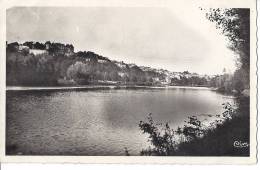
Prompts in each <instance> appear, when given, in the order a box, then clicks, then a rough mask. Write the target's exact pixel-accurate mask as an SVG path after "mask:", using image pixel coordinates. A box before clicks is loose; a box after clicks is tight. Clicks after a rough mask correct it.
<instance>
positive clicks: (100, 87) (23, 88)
mask: <svg viewBox="0 0 260 170" xmlns="http://www.w3.org/2000/svg"><path fill="white" fill-rule="evenodd" d="M176 88H178V89H199V90H213V91H215V90H216V89H214V88H208V87H190V86H138V85H130V86H115V85H86V86H52V87H49V86H47V87H32V86H7V87H6V90H7V91H37V90H48V91H49V90H110V89H176Z"/></svg>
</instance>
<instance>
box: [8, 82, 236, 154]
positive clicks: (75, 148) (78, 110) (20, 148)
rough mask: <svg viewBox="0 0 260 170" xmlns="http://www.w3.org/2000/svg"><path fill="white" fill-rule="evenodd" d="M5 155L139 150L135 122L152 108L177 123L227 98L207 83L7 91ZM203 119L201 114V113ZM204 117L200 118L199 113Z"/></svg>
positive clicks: (160, 118)
mask: <svg viewBox="0 0 260 170" xmlns="http://www.w3.org/2000/svg"><path fill="white" fill-rule="evenodd" d="M6 94H7V95H6V145H7V154H11V155H12V154H14V155H16V154H21V155H100V156H104V155H111V156H115V155H124V154H125V151H124V148H125V147H126V148H127V149H128V151H129V153H130V155H139V153H140V151H141V150H142V149H146V148H147V147H148V146H149V142H147V135H145V134H142V133H141V131H140V129H139V127H138V123H139V122H140V120H147V119H146V117H147V116H148V114H149V113H152V116H153V119H154V120H155V121H156V122H159V123H166V122H169V123H170V125H171V127H172V128H177V127H178V126H181V125H182V124H183V122H184V120H187V118H188V116H192V115H196V116H198V117H201V118H203V115H207V114H210V115H216V114H220V113H221V112H222V111H223V110H222V103H225V102H231V103H232V102H233V98H232V97H230V96H225V95H222V94H219V93H216V92H215V91H212V90H210V89H207V88H183V87H182V88H178V87H176V88H161V89H138V90H136V89H132V90H131V89H117V90H116V89H106V90H82V91H74V90H66V91H64V90H51V91H48V90H39V89H38V90H22V91H21V90H8V91H7V93H6ZM205 118H206V117H205ZM203 119H204V118H203Z"/></svg>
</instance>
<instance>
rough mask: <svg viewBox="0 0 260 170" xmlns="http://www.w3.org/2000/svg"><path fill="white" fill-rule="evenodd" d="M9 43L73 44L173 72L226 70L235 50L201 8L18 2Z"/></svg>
mask: <svg viewBox="0 0 260 170" xmlns="http://www.w3.org/2000/svg"><path fill="white" fill-rule="evenodd" d="M6 17H7V18H6V25H7V28H6V39H7V41H8V42H14V41H17V42H20V43H23V42H25V41H39V42H45V41H52V42H61V43H69V44H73V45H74V47H75V51H93V52H95V53H97V54H100V55H102V56H105V57H108V58H109V59H111V60H117V61H124V62H126V63H135V64H137V65H139V66H150V67H154V68H163V69H167V70H169V71H186V70H188V71H189V72H196V73H199V74H209V75H213V74H221V73H222V71H223V69H224V68H226V69H227V70H230V71H231V72H233V71H234V70H235V59H234V54H233V52H232V51H230V50H229V49H228V48H227V41H226V39H225V37H224V36H223V35H222V34H221V33H220V31H219V30H217V29H216V28H215V24H214V23H211V22H210V21H208V20H207V19H206V18H205V11H201V10H200V9H199V7H194V6H189V7H186V8H177V7H171V8H170V7H167V8H166V7H14V8H10V9H8V10H7V16H6Z"/></svg>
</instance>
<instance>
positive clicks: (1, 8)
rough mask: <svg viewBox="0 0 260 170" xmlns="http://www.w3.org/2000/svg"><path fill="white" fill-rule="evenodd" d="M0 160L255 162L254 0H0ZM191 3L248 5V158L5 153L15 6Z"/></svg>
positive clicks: (159, 162) (157, 5)
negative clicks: (8, 52)
mask: <svg viewBox="0 0 260 170" xmlns="http://www.w3.org/2000/svg"><path fill="white" fill-rule="evenodd" d="M0 3H1V4H0V17H1V18H0V35H1V42H0V44H1V46H0V54H1V55H0V56H1V57H0V58H1V61H0V73H1V79H0V90H1V91H0V105H1V107H0V109H1V110H0V126H1V127H0V135H1V136H0V162H40V163H135V164H146V163H155V164H254V163H256V129H257V128H256V114H257V111H256V1H255V0H128V1H123V0H106V1H101V0H92V1H91V0H85V1H83V0H42V1H41V0H23V1H22V0H20V1H19V0H2V1H1V0H0ZM189 3H192V4H195V5H198V6H201V7H205V8H206V7H212V8H250V11H251V13H250V18H251V23H250V24H251V25H250V26H251V30H250V31H251V37H250V43H251V46H250V47H251V49H250V53H251V59H250V114H251V115H250V157H188V156H182V157H180V156H172V157H160V156H156V157H154V156H151V157H141V156H130V157H126V156H5V147H4V142H5V88H6V87H5V63H6V62H5V40H6V37H5V32H6V31H5V29H6V28H5V26H6V24H5V17H6V13H5V11H6V9H8V8H11V7H14V6H64V7H66V6H77V7H79V6H80V7H90V6H103V7H104V6H106V7H107V6H125V7H167V6H170V5H173V6H175V5H178V7H182V8H185V5H187V4H189Z"/></svg>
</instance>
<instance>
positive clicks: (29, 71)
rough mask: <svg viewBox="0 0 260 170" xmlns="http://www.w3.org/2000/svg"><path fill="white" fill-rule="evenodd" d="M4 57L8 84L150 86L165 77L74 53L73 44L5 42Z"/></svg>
mask: <svg viewBox="0 0 260 170" xmlns="http://www.w3.org/2000/svg"><path fill="white" fill-rule="evenodd" d="M6 56H7V57H6V67H7V72H6V78H7V79H6V82H7V85H19V86H23V85H24V86H50V85H81V84H95V83H98V82H100V81H116V82H120V83H128V84H144V85H152V83H153V78H154V77H157V78H159V79H163V78H165V77H164V76H165V75H163V74H160V73H157V72H153V71H143V70H141V69H140V68H139V67H138V66H136V65H134V66H130V65H128V64H125V63H123V62H116V61H111V60H109V59H108V58H106V57H103V56H100V55H98V54H95V53H94V52H90V51H88V52H86V51H79V52H76V53H75V52H74V47H73V46H72V45H65V44H60V43H50V42H46V43H44V44H42V43H38V42H25V43H23V44H19V43H17V42H14V43H10V44H8V43H7V46H6ZM119 64H120V65H122V67H120V66H118V65H119Z"/></svg>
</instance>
